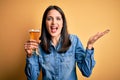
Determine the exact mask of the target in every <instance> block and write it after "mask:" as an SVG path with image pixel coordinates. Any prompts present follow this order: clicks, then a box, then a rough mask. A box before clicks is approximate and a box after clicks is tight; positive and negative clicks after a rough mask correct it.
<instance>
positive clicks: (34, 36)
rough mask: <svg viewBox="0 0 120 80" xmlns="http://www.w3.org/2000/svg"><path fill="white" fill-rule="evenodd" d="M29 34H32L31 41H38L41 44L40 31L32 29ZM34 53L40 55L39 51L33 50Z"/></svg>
mask: <svg viewBox="0 0 120 80" xmlns="http://www.w3.org/2000/svg"><path fill="white" fill-rule="evenodd" d="M29 33H30V40H36V41H37V42H39V37H40V30H39V29H31V30H30V31H29ZM33 51H35V52H36V54H37V55H39V51H38V49H33Z"/></svg>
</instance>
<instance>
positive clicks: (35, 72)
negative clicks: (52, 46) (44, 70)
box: [25, 53, 40, 80]
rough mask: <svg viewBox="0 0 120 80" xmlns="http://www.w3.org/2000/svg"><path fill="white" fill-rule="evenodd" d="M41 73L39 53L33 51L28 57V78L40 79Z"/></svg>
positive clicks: (26, 72)
mask: <svg viewBox="0 0 120 80" xmlns="http://www.w3.org/2000/svg"><path fill="white" fill-rule="evenodd" d="M39 73H40V66H39V63H38V55H36V54H35V53H33V55H32V56H31V57H27V58H26V67H25V74H26V76H27V80H38V76H39Z"/></svg>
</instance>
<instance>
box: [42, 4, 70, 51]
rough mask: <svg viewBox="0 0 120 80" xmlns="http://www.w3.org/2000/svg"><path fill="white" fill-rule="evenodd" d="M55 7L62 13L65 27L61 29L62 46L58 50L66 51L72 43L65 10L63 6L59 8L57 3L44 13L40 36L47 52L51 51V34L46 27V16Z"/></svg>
mask: <svg viewBox="0 0 120 80" xmlns="http://www.w3.org/2000/svg"><path fill="white" fill-rule="evenodd" d="M53 9H55V10H57V11H58V12H59V13H60V14H61V16H62V19H63V28H62V30H61V38H62V46H61V48H60V49H59V51H58V52H59V53H64V52H66V51H67V50H68V49H69V47H70V45H71V41H70V39H69V34H68V30H67V22H66V18H65V15H64V12H63V11H62V9H61V8H59V7H58V6H55V5H54V6H49V7H48V8H47V9H46V10H45V12H44V14H43V19H42V29H41V37H40V40H41V46H42V48H43V50H44V51H45V52H46V53H50V41H51V35H50V34H49V32H48V31H47V29H46V17H47V14H48V12H49V11H50V10H53Z"/></svg>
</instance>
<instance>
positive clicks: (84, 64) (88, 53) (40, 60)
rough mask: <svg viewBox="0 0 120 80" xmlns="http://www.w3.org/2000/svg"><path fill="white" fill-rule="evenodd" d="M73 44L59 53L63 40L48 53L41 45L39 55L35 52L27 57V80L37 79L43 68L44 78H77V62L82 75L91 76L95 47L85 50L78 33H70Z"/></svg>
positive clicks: (54, 79)
mask: <svg viewBox="0 0 120 80" xmlns="http://www.w3.org/2000/svg"><path fill="white" fill-rule="evenodd" d="M70 40H71V46H70V48H69V49H68V50H67V51H66V52H65V53H58V50H59V48H60V46H61V42H59V43H58V45H57V46H56V47H54V46H53V45H52V44H51V46H50V50H51V53H50V54H47V53H45V52H44V50H43V49H42V48H41V45H39V52H40V53H39V55H36V54H35V52H34V53H33V55H32V56H31V57H29V58H28V57H27V59H26V67H25V74H26V76H27V80H37V79H38V76H39V74H40V70H42V80H77V74H76V63H77V66H78V68H79V70H80V71H81V73H82V75H83V76H85V77H89V76H90V75H91V73H92V69H93V67H94V65H95V60H94V56H93V53H94V49H92V50H89V49H86V50H84V48H83V46H82V43H81V41H80V40H79V38H78V37H77V36H76V35H70Z"/></svg>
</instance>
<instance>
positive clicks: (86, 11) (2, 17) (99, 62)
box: [0, 0, 120, 80]
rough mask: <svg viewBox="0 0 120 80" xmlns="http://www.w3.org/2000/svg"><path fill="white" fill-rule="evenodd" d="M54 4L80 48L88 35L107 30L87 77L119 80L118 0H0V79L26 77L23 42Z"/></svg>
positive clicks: (13, 79)
mask: <svg viewBox="0 0 120 80" xmlns="http://www.w3.org/2000/svg"><path fill="white" fill-rule="evenodd" d="M51 4H52V5H54V4H55V5H58V6H60V7H61V8H62V9H63V11H64V12H65V15H66V18H67V22H68V29H69V32H70V33H72V34H76V35H78V36H79V38H80V39H81V41H82V43H83V45H84V47H86V43H87V40H88V38H89V37H90V36H92V35H94V34H95V33H97V32H101V31H104V30H105V29H110V30H111V31H110V33H109V34H107V35H105V36H104V37H102V38H101V39H99V40H98V41H97V42H96V43H95V45H94V48H95V60H96V66H95V68H94V69H93V73H92V75H91V76H90V77H89V78H85V77H83V76H82V75H81V72H80V71H79V70H78V69H77V74H78V78H79V80H120V30H119V28H120V0H0V80H26V77H25V74H24V67H25V58H26V54H25V51H24V43H25V41H27V40H28V39H29V34H28V30H29V29H31V28H40V27H41V20H42V15H43V12H44V10H45V9H46V8H47V7H48V6H49V5H51Z"/></svg>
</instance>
